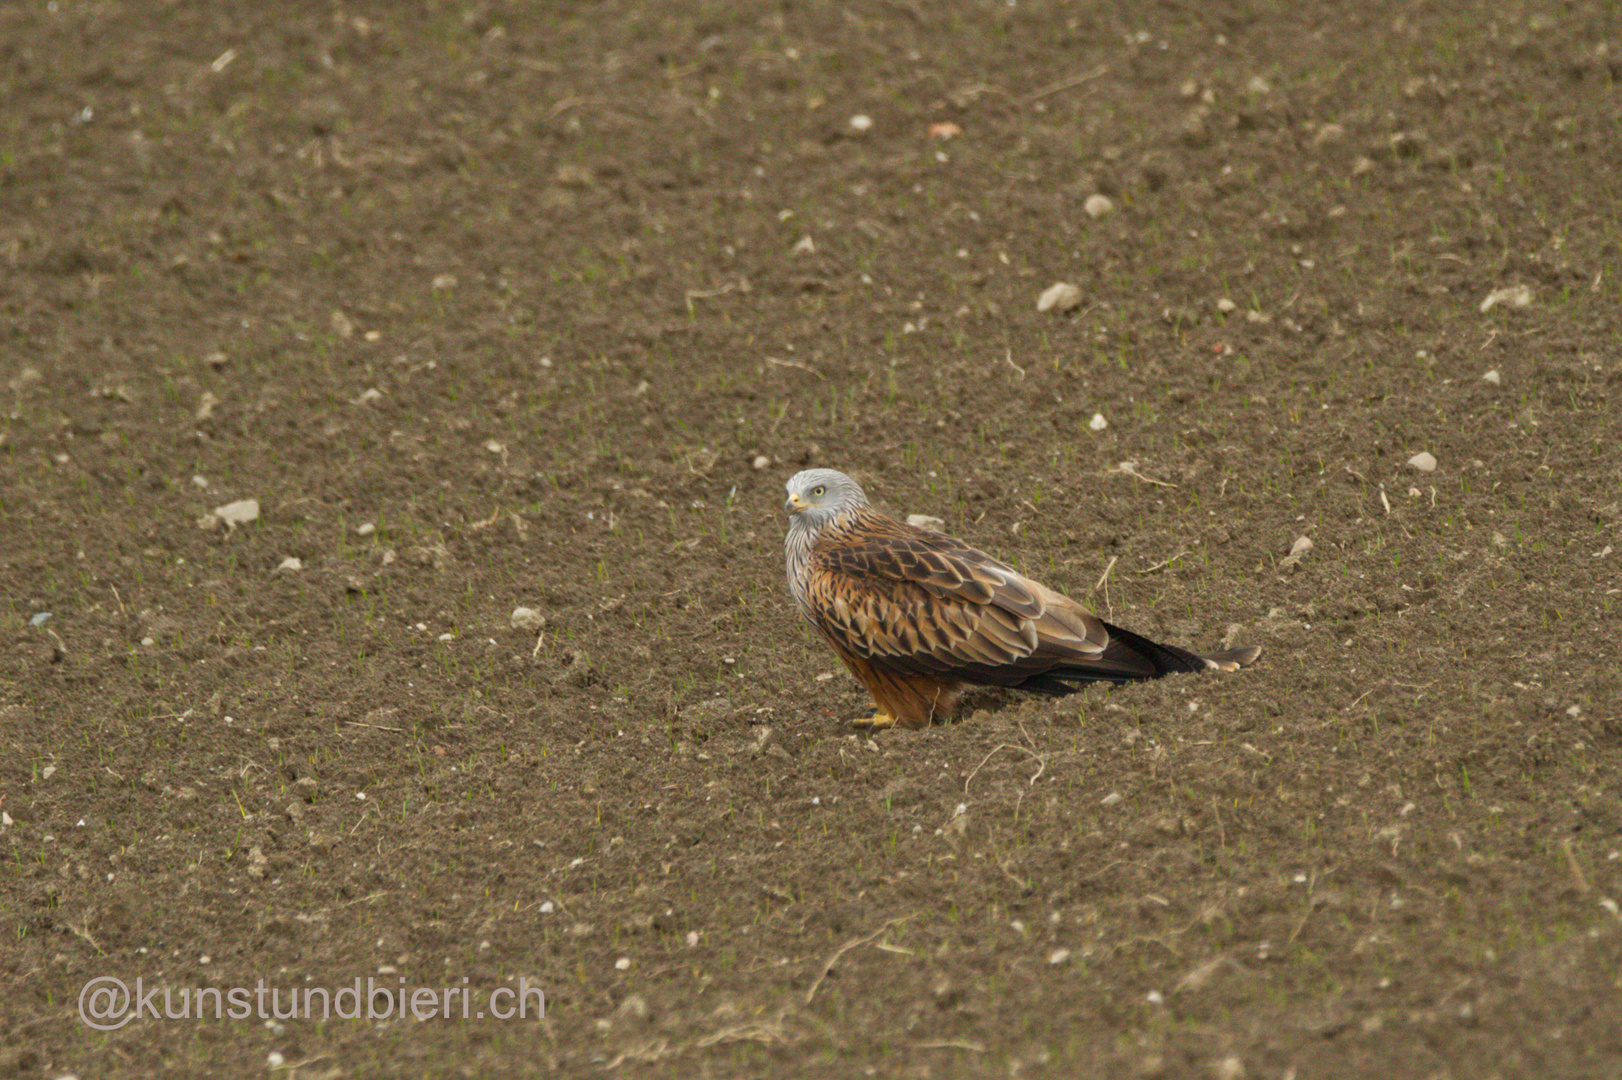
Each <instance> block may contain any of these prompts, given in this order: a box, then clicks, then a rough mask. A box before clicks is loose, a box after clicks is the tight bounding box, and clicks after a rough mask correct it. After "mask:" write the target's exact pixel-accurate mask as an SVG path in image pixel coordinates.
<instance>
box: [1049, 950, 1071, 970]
mask: <svg viewBox="0 0 1622 1080" xmlns="http://www.w3.org/2000/svg"><path fill="white" fill-rule="evenodd" d="M1068 959H1070V950H1069V949H1054V950H1053V951H1052V952H1050V953H1048V963H1049V964H1052V965H1053V966H1054V967H1058V966H1059V965H1060V964H1062V963H1064V962H1065V961H1066V960H1068Z"/></svg>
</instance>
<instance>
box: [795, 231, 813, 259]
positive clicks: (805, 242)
mask: <svg viewBox="0 0 1622 1080" xmlns="http://www.w3.org/2000/svg"><path fill="white" fill-rule="evenodd" d="M789 250H790V251H791V252H793V253H794V254H796V255H815V254H816V253H817V242H816V241H815V240H813V239H811V236H810V234H809V233H808V234H806V235H805V236H802V237H800V238H799V239H798V240H796V241H794V246H793V247H792V248H790V249H789Z"/></svg>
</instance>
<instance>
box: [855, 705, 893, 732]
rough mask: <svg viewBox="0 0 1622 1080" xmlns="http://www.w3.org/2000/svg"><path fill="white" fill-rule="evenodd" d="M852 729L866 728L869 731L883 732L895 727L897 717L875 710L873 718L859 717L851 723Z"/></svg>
mask: <svg viewBox="0 0 1622 1080" xmlns="http://www.w3.org/2000/svg"><path fill="white" fill-rule="evenodd" d="M850 725H851V727H857V728H865V729H866V730H869V731H882V730H883V729H885V728H890V727H895V717H893V716H891V715H890V714H889V713H887V712H880V711H879V710H878V709H874V710H873V713H872V715H871V716H858V717H856V719H854V720H852V721H851V722H850Z"/></svg>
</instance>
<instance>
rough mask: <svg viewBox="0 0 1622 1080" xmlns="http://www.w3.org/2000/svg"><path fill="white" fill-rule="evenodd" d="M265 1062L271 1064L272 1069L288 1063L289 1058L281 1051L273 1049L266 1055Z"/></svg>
mask: <svg viewBox="0 0 1622 1080" xmlns="http://www.w3.org/2000/svg"><path fill="white" fill-rule="evenodd" d="M265 1064H266V1065H268V1066H270V1067H271V1068H272V1069H279V1068H281V1067H282V1066H283V1065H285V1064H287V1059H286V1058H284V1057H282V1055H281V1051H279V1050H272V1051H271V1052H270V1053H268V1054H266V1055H265Z"/></svg>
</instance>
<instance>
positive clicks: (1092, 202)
mask: <svg viewBox="0 0 1622 1080" xmlns="http://www.w3.org/2000/svg"><path fill="white" fill-rule="evenodd" d="M1081 208H1082V209H1083V210H1085V211H1086V212H1087V216H1088V217H1090V218H1101V217H1103V216H1104V215H1105V214H1108V213H1111V212H1112V211H1113V210H1114V209H1115V204H1114V203H1113V202H1111V201H1110V198H1109V196H1108V195H1089V196H1087V201H1086V202H1084V203H1082V204H1081Z"/></svg>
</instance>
